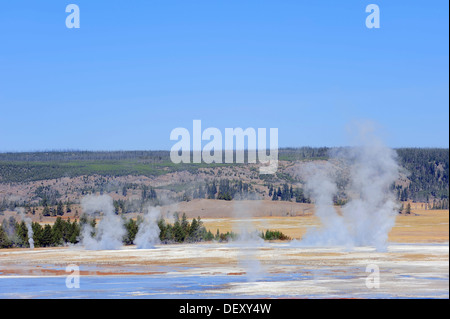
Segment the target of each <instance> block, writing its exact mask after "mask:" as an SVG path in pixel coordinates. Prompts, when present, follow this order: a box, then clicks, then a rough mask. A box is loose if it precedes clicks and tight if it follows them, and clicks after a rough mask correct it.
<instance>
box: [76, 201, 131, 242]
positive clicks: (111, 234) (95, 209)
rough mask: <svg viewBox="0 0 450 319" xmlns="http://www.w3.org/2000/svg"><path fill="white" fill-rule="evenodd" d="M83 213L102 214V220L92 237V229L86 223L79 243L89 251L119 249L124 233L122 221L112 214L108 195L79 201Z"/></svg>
mask: <svg viewBox="0 0 450 319" xmlns="http://www.w3.org/2000/svg"><path fill="white" fill-rule="evenodd" d="M81 206H82V208H83V211H84V212H85V213H86V214H88V215H91V216H95V215H94V214H95V213H99V212H102V213H103V218H102V219H101V220H100V222H99V224H98V227H97V229H96V230H95V234H94V236H92V235H91V234H92V233H93V232H94V229H93V227H92V226H91V225H90V224H89V223H86V224H85V225H84V226H83V229H82V234H81V243H82V245H84V247H85V248H86V249H89V250H102V249H119V248H120V247H121V246H122V240H123V237H124V235H125V233H126V230H125V227H124V225H123V220H122V218H120V217H119V216H117V215H116V214H115V212H114V205H113V200H112V198H111V197H110V196H108V195H101V196H95V195H88V196H85V197H84V198H83V199H82V200H81Z"/></svg>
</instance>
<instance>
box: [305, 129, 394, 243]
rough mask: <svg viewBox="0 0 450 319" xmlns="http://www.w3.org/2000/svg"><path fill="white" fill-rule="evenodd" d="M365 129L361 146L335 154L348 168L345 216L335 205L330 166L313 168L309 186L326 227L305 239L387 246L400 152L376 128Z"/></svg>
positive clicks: (311, 241)
mask: <svg viewBox="0 0 450 319" xmlns="http://www.w3.org/2000/svg"><path fill="white" fill-rule="evenodd" d="M361 133H362V134H361V137H360V144H361V145H360V146H358V147H353V148H348V149H344V150H339V151H336V152H335V153H334V160H335V162H336V163H343V164H344V165H346V166H347V169H348V171H349V173H348V174H349V184H348V187H347V189H346V193H347V196H348V197H349V201H348V203H347V204H346V205H344V206H343V207H342V215H339V214H338V213H337V212H336V210H335V209H334V207H333V196H334V195H335V194H336V192H337V187H336V181H335V180H334V177H333V176H332V174H331V173H330V169H329V167H328V166H324V167H317V166H315V167H313V170H315V173H313V174H311V175H310V177H309V178H308V182H307V189H308V190H309V191H310V193H311V195H312V197H313V198H314V200H315V204H316V214H317V216H318V217H319V219H320V221H321V222H322V224H323V227H322V228H321V229H314V230H311V231H308V232H307V234H306V235H305V237H304V239H303V240H302V243H304V244H306V245H320V246H322V245H344V246H374V247H375V248H376V249H377V250H379V251H383V250H385V249H386V247H387V240H388V233H389V231H390V230H391V228H392V227H393V226H394V223H395V216H396V206H397V205H396V202H395V199H394V196H393V194H392V191H391V185H392V184H393V183H394V182H395V180H396V179H397V178H398V175H399V166H398V164H397V160H396V159H397V154H396V152H395V151H394V150H392V149H390V148H388V147H386V146H385V145H383V143H382V142H381V141H380V140H379V139H378V138H376V137H375V136H374V135H373V134H372V132H371V131H364V132H361Z"/></svg>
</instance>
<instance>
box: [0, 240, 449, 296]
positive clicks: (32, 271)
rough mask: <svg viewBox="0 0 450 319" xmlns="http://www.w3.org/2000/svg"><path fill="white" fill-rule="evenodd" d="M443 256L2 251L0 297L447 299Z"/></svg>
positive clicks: (413, 250)
mask: <svg viewBox="0 0 450 319" xmlns="http://www.w3.org/2000/svg"><path fill="white" fill-rule="evenodd" d="M247 256H251V259H250V258H248V257H247ZM448 256H449V246H448V243H422V244H404V243H399V244H390V245H389V246H388V249H387V251H386V252H377V251H376V250H375V249H374V248H371V247H358V248H354V249H352V250H350V251H348V250H347V249H344V248H342V247H326V248H320V247H299V246H298V244H297V243H296V242H289V243H281V242H278V243H263V244H261V245H259V246H257V247H254V246H250V247H246V246H245V245H241V244H239V245H237V244H234V243H226V244H224V243H203V244H177V245H157V246H156V248H155V249H136V248H135V247H133V246H127V247H124V248H122V249H119V250H100V251H94V250H84V249H82V248H77V247H69V248H68V247H64V248H38V249H34V250H26V249H8V250H0V298H448V297H449V263H448V261H449V259H448ZM69 265H72V266H77V267H78V269H79V285H78V288H77V287H72V288H69V287H68V286H67V285H66V282H67V280H68V276H70V275H73V274H74V273H73V270H72V268H67V266H69ZM374 269H377V270H378V275H379V276H378V279H377V280H378V283H379V284H378V285H373V283H374V282H375V281H373V278H374V277H373V276H374V274H375V273H374ZM69 279H70V277H69ZM69 286H70V285H69Z"/></svg>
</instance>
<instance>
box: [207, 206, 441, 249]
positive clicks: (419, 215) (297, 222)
mask: <svg viewBox="0 0 450 319" xmlns="http://www.w3.org/2000/svg"><path fill="white" fill-rule="evenodd" d="M247 220H250V221H251V225H252V226H253V227H254V228H255V229H256V230H258V231H262V230H267V229H270V230H279V231H281V232H283V233H284V234H285V235H287V236H289V237H291V238H292V239H301V238H302V236H303V235H304V234H305V232H306V231H307V229H308V228H309V227H311V226H319V225H320V221H319V220H318V218H317V217H315V216H314V215H313V214H308V215H304V216H294V217H280V216H276V217H264V216H263V217H254V218H251V219H247ZM241 221H242V219H240V218H205V219H203V222H204V225H205V227H206V228H207V229H208V230H211V232H212V233H213V234H215V232H216V231H217V229H219V230H220V231H221V232H227V231H237V230H238V226H237V225H238V224H239V222H241ZM389 241H390V242H398V243H445V242H448V241H449V211H448V210H424V209H413V210H412V214H411V215H398V216H397V217H396V222H395V226H394V227H393V228H392V230H391V232H390V233H389Z"/></svg>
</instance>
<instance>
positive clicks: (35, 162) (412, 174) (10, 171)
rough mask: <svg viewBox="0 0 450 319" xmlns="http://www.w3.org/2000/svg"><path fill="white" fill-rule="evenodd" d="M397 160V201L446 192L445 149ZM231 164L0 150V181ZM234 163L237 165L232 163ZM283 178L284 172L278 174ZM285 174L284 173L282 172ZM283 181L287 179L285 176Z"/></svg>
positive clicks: (132, 154)
mask: <svg viewBox="0 0 450 319" xmlns="http://www.w3.org/2000/svg"><path fill="white" fill-rule="evenodd" d="M329 150H330V149H329V148H326V147H322V148H313V147H301V148H284V149H280V151H279V159H280V160H282V161H288V162H289V161H304V160H319V159H321V160H326V159H327V158H328V152H329ZM396 151H397V153H398V155H399V163H400V165H401V166H402V167H403V168H404V169H405V171H406V172H407V178H406V180H405V181H404V182H403V183H398V184H397V185H396V190H395V191H396V194H397V196H398V198H399V199H400V200H416V201H430V200H433V199H438V200H443V199H448V197H449V149H448V148H446V149H442V148H400V149H397V150H396ZM221 165H232V164H213V165H211V164H204V163H203V164H182V165H176V164H173V163H172V162H171V161H170V153H169V152H168V151H111V152H106V151H102V152H93V151H54V152H22V153H0V183H11V182H14V183H22V182H30V181H39V180H46V179H56V178H61V177H75V176H82V175H103V176H124V175H145V176H158V175H163V174H167V173H169V172H175V171H182V170H188V171H190V172H194V173H195V171H196V170H197V169H199V168H202V167H203V168H204V167H214V166H221ZM236 165H239V164H236ZM280 176H281V178H283V176H285V175H284V174H279V175H278V177H280ZM286 178H288V179H289V176H286ZM286 181H287V182H289V180H286Z"/></svg>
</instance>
